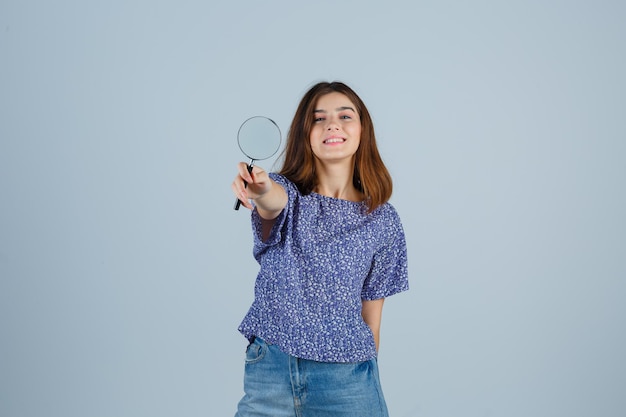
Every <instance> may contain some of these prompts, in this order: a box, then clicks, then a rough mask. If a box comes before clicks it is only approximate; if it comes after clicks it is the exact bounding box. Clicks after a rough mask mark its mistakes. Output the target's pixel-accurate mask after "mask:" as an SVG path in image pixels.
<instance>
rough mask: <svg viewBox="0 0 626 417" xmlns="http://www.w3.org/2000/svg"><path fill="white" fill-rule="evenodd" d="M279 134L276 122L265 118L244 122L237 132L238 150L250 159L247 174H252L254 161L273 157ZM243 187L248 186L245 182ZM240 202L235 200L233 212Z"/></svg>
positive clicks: (276, 150) (252, 118)
mask: <svg viewBox="0 0 626 417" xmlns="http://www.w3.org/2000/svg"><path fill="white" fill-rule="evenodd" d="M280 142H281V134H280V129H279V127H278V125H277V124H276V122H274V121H273V120H272V119H269V118H267V117H265V116H254V117H251V118H249V119H248V120H246V121H244V122H243V123H242V124H241V126H240V127H239V132H237V143H238V144H239V149H241V152H243V154H244V155H246V156H247V157H248V158H249V159H250V163H248V172H252V167H253V166H254V162H255V161H261V160H263V159H268V158H271V157H272V156H274V154H275V153H276V152H278V148H280ZM244 185H245V186H247V185H248V183H247V182H246V183H245V184H244ZM240 205H241V200H239V199H237V202H236V203H235V210H239V206H240Z"/></svg>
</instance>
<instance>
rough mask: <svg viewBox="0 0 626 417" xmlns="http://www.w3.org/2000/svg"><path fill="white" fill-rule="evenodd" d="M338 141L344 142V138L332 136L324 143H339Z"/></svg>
mask: <svg viewBox="0 0 626 417" xmlns="http://www.w3.org/2000/svg"><path fill="white" fill-rule="evenodd" d="M337 142H343V139H341V138H332V139H327V140H325V141H324V143H337Z"/></svg>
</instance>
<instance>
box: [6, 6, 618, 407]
mask: <svg viewBox="0 0 626 417" xmlns="http://www.w3.org/2000/svg"><path fill="white" fill-rule="evenodd" d="M625 21H626V6H625V5H624V2H619V1H597V0H596V1H553V0H547V1H546V0H544V1H535V0H526V1H517V0H515V1H502V2H498V1H488V0H487V1H475V2H464V1H439V2H425V1H406V2H397V1H396V2H393V1H387V2H367V1H335V2H331V1H325V0H319V1H315V2H306V3H305V2H297V1H268V2H254V1H237V2H228V3H227V2H211V1H176V2H174V1H170V2H166V1H107V2H104V1H103V2H86V1H67V0H65V1H56V2H47V1H20V2H17V1H7V0H2V2H1V3H0V139H1V142H0V337H1V340H0V416H2V417H31V416H42V417H43V416H45V417H52V416H63V417H74V416H76V417H78V416H81V417H83V416H90V417H91V416H94V417H97V416H107V417H109V416H111V417H112V416H115V417H126V416H129V417H130V416H133V417H134V416H151V417H158V416H188V417H191V416H228V415H232V414H233V413H234V410H235V406H236V402H237V401H238V399H239V398H240V396H241V394H242V387H241V385H242V384H241V383H242V375H243V352H244V348H245V340H244V339H243V338H242V337H241V336H240V335H239V334H238V333H237V331H236V328H237V325H238V324H239V321H240V320H241V318H242V317H243V315H244V314H245V312H246V310H247V308H248V306H249V303H250V302H251V300H252V289H253V282H254V277H255V274H256V270H257V265H256V264H255V262H254V260H253V259H252V256H251V234H250V225H249V215H248V213H247V211H245V210H244V211H240V212H234V211H233V210H232V204H233V197H232V195H231V192H230V182H231V180H232V178H233V177H234V174H235V164H236V163H237V162H238V161H240V160H243V159H244V158H243V157H242V155H241V154H240V152H239V149H238V148H237V145H236V141H235V135H236V131H237V129H238V127H239V124H240V123H241V122H242V121H243V120H244V119H245V118H247V117H250V116H252V115H256V114H264V115H267V116H269V117H272V118H273V119H274V120H276V122H277V123H278V124H279V125H280V126H281V127H282V129H283V131H286V130H287V128H288V126H289V122H290V120H291V117H292V116H293V113H294V111H295V107H296V105H297V102H298V100H299V99H300V97H301V96H302V94H303V93H304V92H305V91H306V90H307V89H308V87H309V86H310V85H312V84H313V83H314V82H316V81H319V80H334V79H339V80H343V81H345V82H347V83H348V84H350V85H351V86H352V87H353V88H354V89H356V91H357V92H359V93H360V95H361V96H362V98H363V99H364V100H365V102H366V104H367V105H368V107H369V109H370V111H371V113H372V115H373V118H374V122H375V125H376V128H377V134H378V139H379V143H380V149H381V152H382V154H383V157H384V159H385V161H386V163H387V164H388V166H389V168H390V170H391V172H392V175H393V176H394V179H395V189H394V196H393V198H392V203H393V204H394V205H395V207H396V208H397V210H398V211H399V213H400V215H401V217H402V219H403V222H404V226H405V229H406V233H407V239H408V245H409V256H410V259H409V261H410V278H411V286H412V287H411V291H409V292H408V293H404V294H402V295H398V296H394V297H392V298H390V299H389V300H388V301H387V303H386V306H385V312H384V314H383V330H382V346H381V353H380V366H381V377H382V379H383V386H384V389H385V393H386V397H387V401H388V405H389V409H390V412H391V414H392V416H394V417H401V416H407V417H409V416H411V417H413V416H416V417H422V416H423V417H444V416H445V417H451V416H452V417H456V416H464V417H479V416H480V417H485V416H506V417H518V416H519V417H528V416H568V417H578V416H580V417H582V416H603V417H617V416H623V415H624V412H625V410H626V396H625V395H624V393H625V392H626V360H625V358H624V352H626V336H625V320H624V319H625V318H626V304H625V302H624V296H625V295H626V283H625V277H626V261H625V259H626V239H625V237H624V235H625V233H626V221H625V220H624V213H626V199H625V196H624V189H625V186H624V183H625V180H626V167H625V165H626V164H625V157H626V129H625V127H624V120H625V116H626V103H625V97H626V83H625V81H624V74H626V52H625V51H626V48H625V47H624V41H625V39H626V29H625V26H626V25H625V24H624V22H625ZM273 162H274V160H272V161H267V162H266V163H265V164H263V165H264V166H265V167H266V168H271V167H272V164H273Z"/></svg>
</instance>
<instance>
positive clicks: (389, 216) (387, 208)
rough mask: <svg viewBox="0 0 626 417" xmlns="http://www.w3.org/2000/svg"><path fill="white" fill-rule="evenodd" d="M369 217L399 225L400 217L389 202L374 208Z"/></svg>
mask: <svg viewBox="0 0 626 417" xmlns="http://www.w3.org/2000/svg"><path fill="white" fill-rule="evenodd" d="M371 215H372V216H375V217H378V218H381V219H385V220H389V221H393V222H394V223H400V215H399V214H398V211H397V210H396V208H395V207H394V206H393V205H392V204H391V203H390V202H386V203H383V204H381V205H380V206H378V207H376V209H375V210H374V211H373V212H372V213H371Z"/></svg>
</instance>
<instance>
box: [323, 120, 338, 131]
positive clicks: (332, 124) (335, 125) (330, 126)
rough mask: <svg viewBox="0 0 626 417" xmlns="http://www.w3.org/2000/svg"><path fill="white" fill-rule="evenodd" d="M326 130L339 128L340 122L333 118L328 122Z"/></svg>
mask: <svg viewBox="0 0 626 417" xmlns="http://www.w3.org/2000/svg"><path fill="white" fill-rule="evenodd" d="M326 130H339V124H338V123H337V122H336V121H334V120H331V121H330V122H328V126H327V127H326Z"/></svg>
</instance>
